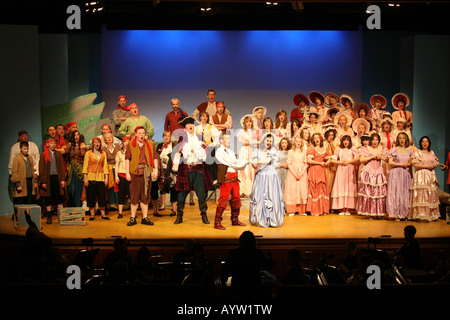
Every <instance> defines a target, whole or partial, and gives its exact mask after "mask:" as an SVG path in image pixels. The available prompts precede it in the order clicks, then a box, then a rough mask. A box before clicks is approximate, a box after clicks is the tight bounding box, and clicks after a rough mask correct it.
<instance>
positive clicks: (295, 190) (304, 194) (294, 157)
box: [283, 149, 308, 213]
mask: <svg viewBox="0 0 450 320" xmlns="http://www.w3.org/2000/svg"><path fill="white" fill-rule="evenodd" d="M287 163H288V164H289V170H288V173H287V177H286V184H285V188H284V199H283V201H284V203H285V204H286V212H287V213H295V212H298V213H304V212H305V210H306V203H307V201H308V175H307V167H308V164H307V163H306V149H304V150H303V151H301V150H292V149H291V150H289V152H288V159H287ZM292 171H294V172H295V173H296V175H297V176H299V177H300V179H298V180H297V179H296V177H295V176H294V174H293V173H292Z"/></svg>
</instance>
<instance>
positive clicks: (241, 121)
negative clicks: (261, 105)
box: [240, 113, 253, 128]
mask: <svg viewBox="0 0 450 320" xmlns="http://www.w3.org/2000/svg"><path fill="white" fill-rule="evenodd" d="M252 116H253V115H251V114H250V113H247V114H246V115H244V116H243V117H242V118H241V120H240V123H241V126H242V128H245V124H244V119H245V118H247V117H250V120H251V121H252V122H253V118H252Z"/></svg>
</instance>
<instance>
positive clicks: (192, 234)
mask: <svg viewBox="0 0 450 320" xmlns="http://www.w3.org/2000/svg"><path fill="white" fill-rule="evenodd" d="M215 209H216V203H215V201H209V202H208V219H209V221H210V222H211V223H210V224H208V225H205V224H203V223H202V221H201V217H200V214H199V210H198V206H197V202H196V205H195V206H189V205H188V204H186V207H185V213H184V219H183V223H182V224H179V225H174V221H175V217H170V216H169V213H170V210H169V209H166V210H164V211H160V213H161V214H163V215H164V216H163V217H155V216H153V215H152V213H153V211H150V212H151V213H150V215H149V217H150V220H152V221H153V222H154V223H155V225H154V226H147V225H142V224H141V223H140V222H141V215H140V211H138V215H137V217H138V219H137V221H138V224H137V225H135V226H131V227H129V226H127V225H126V223H127V222H128V220H129V211H125V212H124V217H123V218H122V219H117V212H116V211H111V212H110V213H109V214H108V216H109V217H110V220H102V219H101V218H100V216H96V217H95V220H94V221H89V220H88V219H86V224H85V225H84V226H61V225H59V224H58V222H57V217H56V216H54V217H53V223H52V224H50V225H48V224H46V220H45V219H42V220H41V231H42V232H44V233H45V234H46V235H48V236H49V237H51V238H52V239H53V240H54V241H56V242H68V243H70V242H71V241H79V240H80V239H83V238H93V239H94V240H97V241H103V240H104V241H108V240H111V239H114V238H115V237H117V236H121V237H127V238H128V239H129V240H136V241H144V242H148V243H151V242H155V243H164V242H170V241H177V242H178V241H184V240H185V239H190V238H192V239H197V240H202V241H217V242H222V243H226V242H228V241H233V242H235V241H236V240H237V239H238V238H239V236H240V235H241V234H242V232H244V231H246V230H250V231H252V232H253V233H254V234H255V236H257V237H258V238H259V239H263V240H264V241H272V242H276V241H294V242H296V241H300V242H303V241H312V242H316V241H336V240H341V241H342V240H346V239H356V240H367V239H368V238H369V237H374V238H376V237H387V238H390V239H396V240H397V241H401V240H402V239H403V228H404V227H405V226H406V225H410V224H411V225H414V226H415V227H416V229H417V234H416V238H418V239H419V238H422V239H440V240H441V241H442V240H450V225H448V224H447V222H446V221H445V220H443V219H439V220H438V221H434V222H416V221H399V222H396V221H390V220H386V219H371V218H369V217H363V216H358V215H356V214H352V215H351V216H339V215H338V214H328V215H325V216H318V217H317V216H301V215H295V216H286V217H285V219H284V223H283V225H282V226H281V227H279V228H262V227H257V226H251V225H250V224H249V219H248V214H249V211H248V209H242V210H241V215H240V220H241V221H242V222H245V223H247V226H244V227H238V226H231V222H230V210H229V208H227V210H226V211H225V213H224V216H223V222H222V224H223V225H224V226H225V227H226V230H217V229H214V227H213V226H214V214H215ZM0 234H2V235H4V236H5V235H9V236H21V235H24V234H25V232H24V231H17V230H15V229H14V227H13V221H12V220H11V216H2V217H0ZM449 242H450V241H449Z"/></svg>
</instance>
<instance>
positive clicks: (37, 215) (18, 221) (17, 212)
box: [14, 204, 41, 231]
mask: <svg viewBox="0 0 450 320" xmlns="http://www.w3.org/2000/svg"><path fill="white" fill-rule="evenodd" d="M25 212H28V214H29V215H30V217H31V220H32V221H33V222H34V223H35V224H36V227H37V228H38V229H39V230H40V229H41V207H40V206H38V205H36V204H16V205H14V229H16V230H18V231H25V230H27V228H28V222H27V220H26V216H25Z"/></svg>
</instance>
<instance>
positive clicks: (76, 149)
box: [67, 130, 88, 207]
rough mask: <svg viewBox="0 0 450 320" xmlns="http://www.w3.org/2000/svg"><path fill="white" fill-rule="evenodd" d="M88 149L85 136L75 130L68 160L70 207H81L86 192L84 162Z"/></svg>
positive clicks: (71, 137)
mask: <svg viewBox="0 0 450 320" xmlns="http://www.w3.org/2000/svg"><path fill="white" fill-rule="evenodd" d="M87 150H88V148H87V146H86V143H85V140H84V136H83V135H82V134H81V133H80V132H79V131H78V130H76V131H73V132H72V134H71V136H70V141H69V152H68V154H69V156H68V160H67V184H68V186H67V191H68V193H69V201H68V206H69V207H81V206H82V205H83V200H85V199H86V194H85V192H84V194H83V190H84V188H83V183H84V176H83V162H84V155H85V153H86V151H87Z"/></svg>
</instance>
